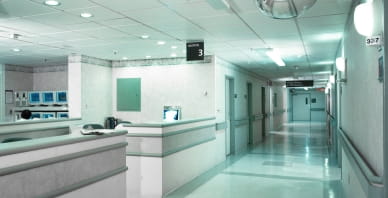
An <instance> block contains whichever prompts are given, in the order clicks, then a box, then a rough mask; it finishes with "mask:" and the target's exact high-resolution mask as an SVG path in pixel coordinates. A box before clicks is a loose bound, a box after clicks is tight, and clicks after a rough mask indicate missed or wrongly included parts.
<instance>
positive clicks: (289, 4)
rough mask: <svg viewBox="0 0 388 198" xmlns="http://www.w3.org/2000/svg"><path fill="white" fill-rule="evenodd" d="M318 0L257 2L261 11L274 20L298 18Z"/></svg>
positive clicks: (258, 0) (270, 0) (263, 0)
mask: <svg viewBox="0 0 388 198" xmlns="http://www.w3.org/2000/svg"><path fill="white" fill-rule="evenodd" d="M316 1H317V0H256V2H257V6H258V7H259V10H260V11H261V12H262V13H263V14H265V15H267V16H269V17H272V18H274V19H290V18H294V17H298V16H300V15H301V14H303V12H304V11H305V10H307V9H309V8H311V6H313V5H314V4H315V2H316Z"/></svg>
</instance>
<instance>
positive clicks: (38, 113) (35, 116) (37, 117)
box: [31, 112, 42, 119]
mask: <svg viewBox="0 0 388 198" xmlns="http://www.w3.org/2000/svg"><path fill="white" fill-rule="evenodd" d="M34 118H35V119H40V118H42V114H41V113H40V112H32V113H31V119H34Z"/></svg>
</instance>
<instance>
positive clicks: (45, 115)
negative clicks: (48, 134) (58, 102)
mask: <svg viewBox="0 0 388 198" xmlns="http://www.w3.org/2000/svg"><path fill="white" fill-rule="evenodd" d="M42 118H43V119H49V118H55V113H42Z"/></svg>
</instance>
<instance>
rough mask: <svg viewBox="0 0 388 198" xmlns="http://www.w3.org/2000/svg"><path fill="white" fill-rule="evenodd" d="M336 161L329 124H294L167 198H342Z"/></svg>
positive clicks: (339, 174) (232, 157)
mask: <svg viewBox="0 0 388 198" xmlns="http://www.w3.org/2000/svg"><path fill="white" fill-rule="evenodd" d="M332 159H334V158H333V157H331V155H330V153H329V148H328V146H327V133H326V125H325V124H324V123H314V122H296V123H289V124H286V125H285V127H284V128H283V129H282V130H280V131H271V132H270V133H269V134H268V136H267V138H266V139H265V141H264V142H263V143H261V144H260V145H258V146H255V147H253V148H251V149H250V150H249V152H247V153H246V154H243V155H239V156H231V157H229V158H228V159H227V161H226V162H225V163H222V164H220V165H219V166H217V167H215V168H213V169H212V170H210V171H208V172H207V173H205V174H203V175H201V176H200V177H198V178H196V179H195V180H193V181H192V182H190V183H188V184H186V185H184V186H183V187H181V188H179V189H177V190H176V191H175V192H173V193H171V194H170V195H169V196H168V197H170V198H172V197H174V198H178V197H190V198H191V197H193V198H194V197H198V198H207V197H209V198H210V197H211V198H218V197H219V198H221V197H222V198H225V197H230V198H234V197H238V198H240V197H241V198H250V197H264V198H293V197H295V198H311V197H314V198H340V197H342V193H341V189H340V176H341V172H340V169H339V168H337V166H336V162H335V161H333V160H332Z"/></svg>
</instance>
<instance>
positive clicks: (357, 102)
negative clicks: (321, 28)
mask: <svg viewBox="0 0 388 198" xmlns="http://www.w3.org/2000/svg"><path fill="white" fill-rule="evenodd" d="M373 5H374V15H375V19H376V20H375V21H374V23H375V24H374V26H375V30H376V31H375V32H376V34H378V33H381V32H382V31H383V24H382V19H383V18H384V10H383V7H384V6H383V0H375V1H373ZM348 24H349V25H348V26H347V27H346V30H345V34H344V39H343V44H342V45H343V46H341V47H340V49H339V50H338V51H339V53H338V56H341V55H342V56H343V57H345V58H346V59H347V68H346V70H347V71H346V73H342V72H340V73H339V76H341V77H346V78H347V82H346V83H345V84H340V86H339V88H338V90H337V94H338V99H339V101H340V103H338V107H339V117H338V119H339V121H340V124H339V125H340V127H342V128H343V129H344V131H345V132H346V134H347V135H348V136H349V139H350V140H351V141H352V142H353V144H354V146H355V147H356V149H357V150H358V151H359V152H360V153H361V155H362V158H363V159H365V160H366V162H367V164H368V165H369V166H370V167H371V169H372V170H373V171H374V172H376V173H377V175H379V176H382V175H383V173H384V170H383V168H384V167H383V108H382V107H383V84H382V83H380V82H379V81H378V59H379V57H381V56H383V51H384V50H382V51H381V52H379V51H378V49H377V48H376V47H366V46H365V37H364V36H361V35H359V34H358V33H357V32H356V30H355V28H354V25H353V24H354V22H353V15H350V18H349V23H348ZM385 69H386V68H385ZM342 153H343V154H342V159H343V160H342V175H343V184H344V185H343V187H344V191H345V195H346V197H348V198H353V197H360V198H362V197H368V195H367V194H365V192H362V190H361V189H362V188H360V184H359V183H360V182H359V181H357V177H356V176H355V175H354V170H353V169H352V166H351V165H350V164H349V162H348V160H347V159H348V158H350V157H351V156H347V155H346V154H345V153H344V152H342ZM349 177H350V181H349V180H348V178H349Z"/></svg>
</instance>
